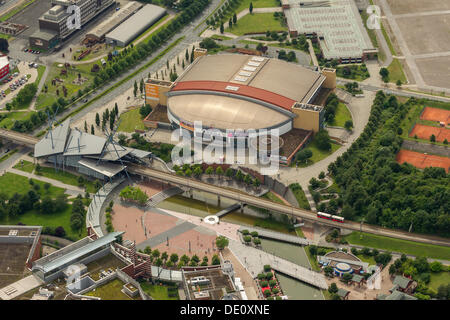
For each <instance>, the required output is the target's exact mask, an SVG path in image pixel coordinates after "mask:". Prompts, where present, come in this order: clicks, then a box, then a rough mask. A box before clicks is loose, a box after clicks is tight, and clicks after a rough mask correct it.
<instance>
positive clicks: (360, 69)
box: [336, 64, 370, 81]
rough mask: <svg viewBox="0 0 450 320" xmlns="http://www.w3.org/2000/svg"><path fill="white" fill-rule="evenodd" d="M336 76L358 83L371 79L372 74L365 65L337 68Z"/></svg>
mask: <svg viewBox="0 0 450 320" xmlns="http://www.w3.org/2000/svg"><path fill="white" fill-rule="evenodd" d="M336 76H338V77H341V78H345V79H353V80H356V81H364V80H365V79H367V78H369V77H370V74H369V70H367V67H366V65H365V64H349V65H346V66H338V67H337V68H336Z"/></svg>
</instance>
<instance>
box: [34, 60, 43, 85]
mask: <svg viewBox="0 0 450 320" xmlns="http://www.w3.org/2000/svg"><path fill="white" fill-rule="evenodd" d="M45 68H46V67H45V66H44V65H42V64H40V65H38V67H37V72H38V75H37V78H36V81H35V82H34V83H35V84H36V85H37V86H38V85H39V83H40V82H41V79H42V76H43V75H44V72H45Z"/></svg>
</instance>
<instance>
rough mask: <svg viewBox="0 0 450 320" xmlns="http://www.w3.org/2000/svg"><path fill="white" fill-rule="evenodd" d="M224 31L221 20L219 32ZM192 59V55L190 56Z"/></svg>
mask: <svg viewBox="0 0 450 320" xmlns="http://www.w3.org/2000/svg"><path fill="white" fill-rule="evenodd" d="M224 31H225V29H224V27H223V22H221V23H220V33H223V32H224ZM191 59H192V57H191Z"/></svg>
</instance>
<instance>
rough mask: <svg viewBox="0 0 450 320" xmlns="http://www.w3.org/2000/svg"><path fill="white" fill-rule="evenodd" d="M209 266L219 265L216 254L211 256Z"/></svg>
mask: <svg viewBox="0 0 450 320" xmlns="http://www.w3.org/2000/svg"><path fill="white" fill-rule="evenodd" d="M211 264H212V265H214V266H215V265H219V264H220V258H219V256H218V255H217V254H215V255H213V257H212V259H211Z"/></svg>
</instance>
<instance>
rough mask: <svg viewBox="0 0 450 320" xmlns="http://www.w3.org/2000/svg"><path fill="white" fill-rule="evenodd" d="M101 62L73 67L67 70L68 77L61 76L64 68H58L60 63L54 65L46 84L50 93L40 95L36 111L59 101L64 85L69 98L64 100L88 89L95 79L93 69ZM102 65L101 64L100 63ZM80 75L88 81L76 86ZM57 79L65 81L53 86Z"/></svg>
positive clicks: (42, 92)
mask: <svg viewBox="0 0 450 320" xmlns="http://www.w3.org/2000/svg"><path fill="white" fill-rule="evenodd" d="M99 61H100V60H99ZM99 61H95V62H92V63H86V64H79V65H72V67H70V68H68V69H67V74H66V75H61V74H60V72H61V70H62V69H63V68H60V67H58V65H59V63H54V64H53V65H52V66H51V67H50V70H49V73H48V76H47V79H46V82H45V84H46V85H47V87H48V91H47V92H44V91H43V90H42V91H41V92H40V93H39V95H38V97H37V100H36V109H37V110H40V109H42V108H45V107H47V106H49V105H52V104H53V103H54V102H56V101H57V100H58V98H60V97H63V98H64V95H63V90H62V87H63V85H64V86H65V87H66V88H67V97H65V98H64V99H66V100H67V99H69V98H70V97H71V96H72V95H73V94H74V93H76V92H77V91H78V90H80V89H84V88H86V87H87V86H88V85H89V83H90V82H91V80H92V79H93V78H94V75H93V74H92V73H91V68H92V66H93V65H94V63H97V64H99V63H100V62H99ZM100 65H101V63H100ZM78 73H80V74H81V77H82V78H86V79H87V81H85V82H83V84H82V85H78V84H74V83H73V81H74V80H75V79H76V78H77V77H78ZM55 78H59V79H61V80H63V82H62V83H60V82H57V85H56V86H54V85H52V80H53V79H55ZM57 89H58V90H59V95H57V94H56V90H57Z"/></svg>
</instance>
